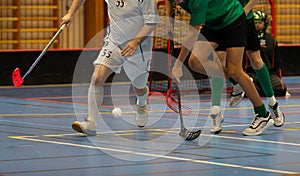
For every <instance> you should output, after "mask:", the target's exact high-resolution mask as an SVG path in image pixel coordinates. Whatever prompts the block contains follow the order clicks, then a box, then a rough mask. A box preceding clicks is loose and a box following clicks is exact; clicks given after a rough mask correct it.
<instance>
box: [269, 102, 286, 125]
mask: <svg viewBox="0 0 300 176" xmlns="http://www.w3.org/2000/svg"><path fill="white" fill-rule="evenodd" d="M269 110H270V112H271V117H272V119H273V120H274V126H276V127H281V126H282V125H283V124H284V120H285V116H284V114H283V112H282V111H280V109H279V106H278V102H276V103H275V105H274V106H270V105H269Z"/></svg>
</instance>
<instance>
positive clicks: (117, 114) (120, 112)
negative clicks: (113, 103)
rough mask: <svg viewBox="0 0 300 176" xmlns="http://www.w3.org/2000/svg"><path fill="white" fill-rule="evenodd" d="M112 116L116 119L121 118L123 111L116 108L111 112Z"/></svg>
mask: <svg viewBox="0 0 300 176" xmlns="http://www.w3.org/2000/svg"><path fill="white" fill-rule="evenodd" d="M111 113H112V115H113V116H114V117H115V118H120V117H122V109H121V108H114V109H113V110H112V111H111Z"/></svg>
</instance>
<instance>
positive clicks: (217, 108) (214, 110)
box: [210, 106, 221, 114]
mask: <svg viewBox="0 0 300 176" xmlns="http://www.w3.org/2000/svg"><path fill="white" fill-rule="evenodd" d="M220 111H221V107H220V106H212V107H211V112H210V114H218V113H219V112H220Z"/></svg>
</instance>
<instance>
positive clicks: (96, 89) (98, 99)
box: [87, 85, 104, 122]
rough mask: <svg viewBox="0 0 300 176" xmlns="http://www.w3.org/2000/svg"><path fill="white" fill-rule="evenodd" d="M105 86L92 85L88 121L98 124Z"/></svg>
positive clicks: (89, 93)
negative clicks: (97, 119) (97, 118)
mask: <svg viewBox="0 0 300 176" xmlns="http://www.w3.org/2000/svg"><path fill="white" fill-rule="evenodd" d="M103 94H104V91H103V86H93V85H90V87H89V91H88V118H87V119H88V120H89V121H92V122H96V117H97V114H98V113H99V108H100V105H101V104H102V101H103Z"/></svg>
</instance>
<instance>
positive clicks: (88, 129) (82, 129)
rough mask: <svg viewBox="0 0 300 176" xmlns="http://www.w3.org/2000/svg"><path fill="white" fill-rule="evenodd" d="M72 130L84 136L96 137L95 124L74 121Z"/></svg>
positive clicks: (85, 121) (87, 121)
mask: <svg viewBox="0 0 300 176" xmlns="http://www.w3.org/2000/svg"><path fill="white" fill-rule="evenodd" d="M72 128H73V130H75V131H77V132H79V133H83V134H86V135H88V136H96V135H97V132H96V123H95V122H92V121H89V120H87V119H85V120H84V121H83V122H79V121H75V122H73V123H72Z"/></svg>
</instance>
